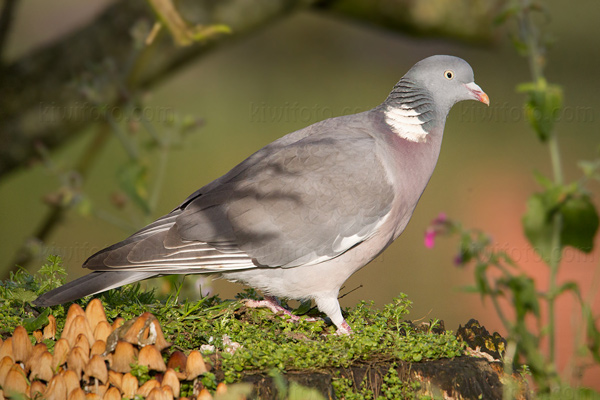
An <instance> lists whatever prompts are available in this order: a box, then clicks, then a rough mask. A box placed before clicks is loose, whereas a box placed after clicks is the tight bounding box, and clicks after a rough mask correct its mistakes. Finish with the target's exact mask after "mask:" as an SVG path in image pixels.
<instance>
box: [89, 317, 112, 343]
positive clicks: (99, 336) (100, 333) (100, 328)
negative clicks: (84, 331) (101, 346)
mask: <svg viewBox="0 0 600 400" xmlns="http://www.w3.org/2000/svg"><path fill="white" fill-rule="evenodd" d="M112 331H113V328H112V326H111V325H110V324H109V323H108V321H100V322H99V323H98V325H96V328H94V339H96V340H103V341H105V342H106V339H108V336H109V335H110V334H111V333H112Z"/></svg>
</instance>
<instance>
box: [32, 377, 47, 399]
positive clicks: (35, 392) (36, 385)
mask: <svg viewBox="0 0 600 400" xmlns="http://www.w3.org/2000/svg"><path fill="white" fill-rule="evenodd" d="M45 391H46V385H45V384H44V382H42V381H33V382H31V386H29V398H30V399H35V398H36V397H37V398H42V396H43V395H44V392H45Z"/></svg>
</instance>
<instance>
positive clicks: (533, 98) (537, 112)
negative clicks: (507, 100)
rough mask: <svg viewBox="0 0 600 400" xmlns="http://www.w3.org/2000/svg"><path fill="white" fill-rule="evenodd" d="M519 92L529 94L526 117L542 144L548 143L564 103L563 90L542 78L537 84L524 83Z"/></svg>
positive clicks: (518, 88) (519, 87)
mask: <svg viewBox="0 0 600 400" xmlns="http://www.w3.org/2000/svg"><path fill="white" fill-rule="evenodd" d="M517 90H518V91H519V92H522V93H526V94H527V101H526V102H525V115H526V116H527V119H528V121H529V124H530V125H531V127H532V128H533V130H534V131H535V132H536V133H537V136H538V138H539V139H540V140H541V141H542V142H546V141H547V140H548V139H549V138H550V135H552V132H553V129H554V123H555V122H556V119H557V118H558V116H559V114H560V109H561V107H562V102H563V94H562V88H561V87H560V86H558V85H551V84H548V83H547V82H546V80H545V79H543V78H540V79H538V80H537V81H535V82H528V83H523V84H521V85H519V86H518V87H517Z"/></svg>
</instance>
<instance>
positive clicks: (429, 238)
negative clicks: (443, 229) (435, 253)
mask: <svg viewBox="0 0 600 400" xmlns="http://www.w3.org/2000/svg"><path fill="white" fill-rule="evenodd" d="M436 234H437V233H436V231H435V229H433V228H427V230H426V231H425V247H427V248H428V249H433V245H434V244H435V235H436Z"/></svg>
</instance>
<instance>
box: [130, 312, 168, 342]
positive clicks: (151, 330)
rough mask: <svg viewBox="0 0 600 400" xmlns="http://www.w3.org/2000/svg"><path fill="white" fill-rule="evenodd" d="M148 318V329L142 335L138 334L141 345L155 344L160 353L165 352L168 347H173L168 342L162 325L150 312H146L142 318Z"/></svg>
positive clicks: (146, 323)
mask: <svg viewBox="0 0 600 400" xmlns="http://www.w3.org/2000/svg"><path fill="white" fill-rule="evenodd" d="M142 317H146V318H147V319H146V320H145V321H146V322H145V325H146V328H144V330H143V331H142V333H141V335H139V334H138V340H139V343H140V344H142V345H144V346H145V345H148V344H153V345H154V347H156V349H157V350H158V351H163V350H164V349H166V348H167V347H169V346H171V343H169V342H167V340H166V339H165V335H164V334H163V331H162V328H161V327H160V323H159V322H158V320H157V319H156V317H155V316H154V315H152V314H150V313H149V312H145V313H144V314H142V315H141V316H140V318H142Z"/></svg>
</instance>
